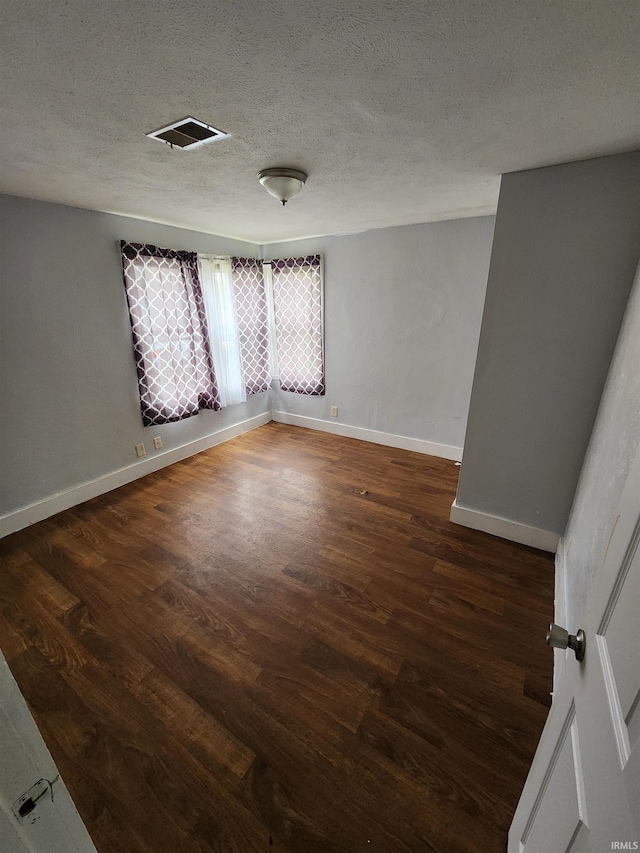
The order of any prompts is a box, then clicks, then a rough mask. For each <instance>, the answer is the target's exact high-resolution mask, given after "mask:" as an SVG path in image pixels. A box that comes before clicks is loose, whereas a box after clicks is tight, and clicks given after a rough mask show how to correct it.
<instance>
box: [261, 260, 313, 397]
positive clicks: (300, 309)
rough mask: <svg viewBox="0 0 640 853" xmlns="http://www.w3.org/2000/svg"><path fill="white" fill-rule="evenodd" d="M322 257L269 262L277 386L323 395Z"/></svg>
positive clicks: (288, 389) (284, 389)
mask: <svg viewBox="0 0 640 853" xmlns="http://www.w3.org/2000/svg"><path fill="white" fill-rule="evenodd" d="M321 262H322V259H321V258H320V256H319V255H311V256H309V257H307V258H287V259H281V260H275V261H271V278H272V288H273V312H274V325H275V338H276V341H275V343H276V353H277V359H278V374H279V378H280V387H281V388H282V390H283V391H293V392H294V393H296V394H314V395H322V394H324V390H325V387H324V352H323V322H322V321H323V316H322V274H321Z"/></svg>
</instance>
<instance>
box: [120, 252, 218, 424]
mask: <svg viewBox="0 0 640 853" xmlns="http://www.w3.org/2000/svg"><path fill="white" fill-rule="evenodd" d="M121 248H122V269H123V274H124V283H125V289H126V293H127V302H128V304H129V316H130V319H131V329H132V333H133V345H134V354H135V360H136V368H137V371H138V386H139V390H140V407H141V410H142V421H143V423H144V425H145V426H151V425H152V424H164V423H169V422H171V421H178V420H181V419H183V418H188V417H190V416H191V415H197V414H198V412H199V411H200V409H216V410H217V409H220V407H221V406H220V398H219V395H218V389H217V386H216V377H215V372H214V369H213V361H212V357H211V349H210V345H209V337H208V331H207V323H206V317H205V310H204V304H203V299H202V291H201V289H200V281H199V278H198V267H197V256H196V254H195V253H193V252H173V251H171V250H169V249H158V248H156V247H155V246H150V245H146V244H138V243H125V242H123V243H122V244H121Z"/></svg>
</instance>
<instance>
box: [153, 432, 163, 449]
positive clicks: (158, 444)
mask: <svg viewBox="0 0 640 853" xmlns="http://www.w3.org/2000/svg"><path fill="white" fill-rule="evenodd" d="M153 446H154V447H155V449H156V450H160V448H161V447H162V439H161V438H160V436H159V435H157V436H156V437H155V438H154V439H153Z"/></svg>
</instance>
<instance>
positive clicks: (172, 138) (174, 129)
mask: <svg viewBox="0 0 640 853" xmlns="http://www.w3.org/2000/svg"><path fill="white" fill-rule="evenodd" d="M147 136H148V137H149V138H150V139H159V140H160V141H161V142H166V143H167V145H170V146H171V147H172V148H183V149H184V150H185V151H186V150H187V149H188V148H198V147H199V146H200V145H206V144H207V142H215V141H216V139H226V138H227V137H228V136H229V134H228V133H223V132H222V131H221V130H217V128H215V127H211V125H210V124H205V123H204V122H203V121H198V119H197V118H192V117H191V116H187V118H181V119H180V121H174V122H173V124H168V125H167V126H166V127H161V128H160V130H154V131H153V132H152V133H147Z"/></svg>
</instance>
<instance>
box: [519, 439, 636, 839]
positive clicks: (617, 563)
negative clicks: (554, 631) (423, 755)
mask: <svg viewBox="0 0 640 853" xmlns="http://www.w3.org/2000/svg"><path fill="white" fill-rule="evenodd" d="M639 541H640V449H639V451H638V453H637V454H636V458H635V460H634V462H633V465H632V466H631V472H630V474H629V477H628V479H627V482H626V485H625V489H624V492H623V495H622V499H621V501H620V506H619V507H618V513H617V519H616V523H615V526H614V528H613V531H612V534H611V539H610V542H609V547H608V550H607V553H606V556H605V558H604V563H603V564H602V565H601V566H598V567H597V570H596V573H595V576H594V579H593V583H592V586H591V590H590V592H589V596H588V600H587V604H586V608H585V612H584V614H583V619H582V623H581V624H580V625H570V626H569V625H568V626H565V627H567V628H568V629H569V630H570V631H571V633H574V634H575V633H576V631H577V629H578V628H583V629H584V631H585V634H586V654H585V658H584V660H583V662H582V663H578V661H576V659H575V655H574V653H573V652H572V651H570V650H567V651H566V652H565V653H564V654H566V655H567V660H566V661H565V662H564V666H563V669H562V673H561V676H560V678H559V680H558V681H559V683H557V684H556V685H555V696H554V700H553V704H552V707H551V711H550V713H549V717H548V719H547V723H546V725H545V727H544V731H543V733H542V738H541V740H540V744H539V746H538V750H537V752H536V755H535V758H534V761H533V764H532V766H531V770H530V772H529V776H528V778H527V781H526V783H525V786H524V790H523V792H522V797H521V799H520V802H519V804H518V808H517V810H516V813H515V816H514V819H513V823H512V825H511V829H510V831H509V845H508V851H509V853H565V852H566V851H571V853H605V851H609V850H640V746H639V743H638V742H639V740H640V737H639V736H640V707H639V701H638V700H639V697H640V548H639V547H638V542H639ZM589 568H590V567H586V566H585V571H587V570H589Z"/></svg>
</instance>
